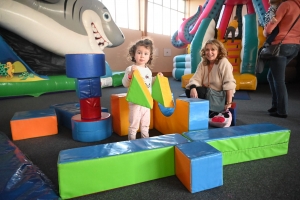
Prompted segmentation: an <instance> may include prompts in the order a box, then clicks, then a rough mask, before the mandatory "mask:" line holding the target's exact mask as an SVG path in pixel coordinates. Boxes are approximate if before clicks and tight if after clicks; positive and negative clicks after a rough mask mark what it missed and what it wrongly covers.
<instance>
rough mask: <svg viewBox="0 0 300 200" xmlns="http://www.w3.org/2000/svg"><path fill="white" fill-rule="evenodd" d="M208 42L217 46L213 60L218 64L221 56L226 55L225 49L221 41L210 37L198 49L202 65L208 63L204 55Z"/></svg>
mask: <svg viewBox="0 0 300 200" xmlns="http://www.w3.org/2000/svg"><path fill="white" fill-rule="evenodd" d="M208 44H211V45H214V46H216V47H217V48H218V55H217V58H216V60H215V63H216V64H218V63H219V60H221V59H222V58H224V57H227V50H226V49H225V47H224V45H223V43H222V42H220V41H219V40H217V39H210V40H208V41H207V42H206V43H205V45H204V47H203V48H202V49H201V51H200V56H201V57H202V60H203V61H202V62H203V64H204V65H208V64H209V60H208V59H207V58H206V56H205V48H206V45H208Z"/></svg>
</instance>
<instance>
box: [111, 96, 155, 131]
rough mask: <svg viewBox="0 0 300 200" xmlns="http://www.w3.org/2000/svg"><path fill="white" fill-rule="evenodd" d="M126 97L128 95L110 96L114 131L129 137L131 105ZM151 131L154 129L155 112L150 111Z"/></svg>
mask: <svg viewBox="0 0 300 200" xmlns="http://www.w3.org/2000/svg"><path fill="white" fill-rule="evenodd" d="M126 95H127V94H126V93H120V94H112V95H111V96H110V105H111V114H112V119H113V122H112V124H113V131H114V132H115V133H117V134H118V135H120V136H124V135H128V128H129V105H128V101H127V100H126ZM149 129H153V110H150V126H149Z"/></svg>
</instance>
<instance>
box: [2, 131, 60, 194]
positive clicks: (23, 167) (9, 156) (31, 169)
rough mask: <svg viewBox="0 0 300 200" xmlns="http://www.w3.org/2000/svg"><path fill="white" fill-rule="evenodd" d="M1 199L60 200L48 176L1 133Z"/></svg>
mask: <svg viewBox="0 0 300 200" xmlns="http://www.w3.org/2000/svg"><path fill="white" fill-rule="evenodd" d="M0 177H1V179H0V199H60V197H59V196H58V194H57V192H56V191H55V189H54V186H53V184H52V183H51V181H50V179H48V177H46V175H45V174H44V173H43V172H42V171H41V170H40V169H39V168H38V167H37V166H36V165H34V164H33V163H32V161H31V160H29V159H28V158H27V157H26V156H25V155H24V154H23V152H21V150H20V149H19V148H18V147H17V146H16V145H15V144H14V143H13V142H12V141H10V140H9V138H8V137H7V136H6V134H5V133H2V132H0Z"/></svg>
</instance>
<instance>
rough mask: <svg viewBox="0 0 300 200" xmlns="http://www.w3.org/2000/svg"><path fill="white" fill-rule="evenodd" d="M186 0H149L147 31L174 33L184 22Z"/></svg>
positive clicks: (164, 33) (165, 33)
mask: <svg viewBox="0 0 300 200" xmlns="http://www.w3.org/2000/svg"><path fill="white" fill-rule="evenodd" d="M184 11H185V1H183V0H148V21H147V31H148V32H152V33H157V34H163V35H173V34H174V33H175V32H176V31H177V30H178V28H179V27H180V25H181V24H182V22H183V20H182V19H183V18H184Z"/></svg>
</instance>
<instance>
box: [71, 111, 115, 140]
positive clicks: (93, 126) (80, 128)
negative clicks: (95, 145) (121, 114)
mask: <svg viewBox="0 0 300 200" xmlns="http://www.w3.org/2000/svg"><path fill="white" fill-rule="evenodd" d="M71 120H72V137H73V139H74V140H76V141H79V142H96V141H100V140H104V139H106V138H108V137H110V136H111V135H112V117H111V115H110V114H109V113H106V112H102V113H101V119H99V120H83V119H81V115H80V114H78V115H74V116H73V117H72V119H71Z"/></svg>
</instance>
